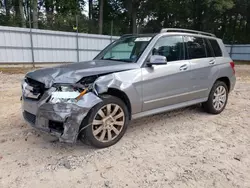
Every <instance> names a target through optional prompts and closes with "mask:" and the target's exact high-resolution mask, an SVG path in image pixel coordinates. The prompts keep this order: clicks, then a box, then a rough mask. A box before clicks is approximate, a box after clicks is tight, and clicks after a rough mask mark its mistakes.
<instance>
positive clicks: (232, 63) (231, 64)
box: [230, 62, 235, 74]
mask: <svg viewBox="0 0 250 188" xmlns="http://www.w3.org/2000/svg"><path fill="white" fill-rule="evenodd" d="M230 66H231V68H232V69H233V73H234V74H235V68H234V66H235V65H234V62H230Z"/></svg>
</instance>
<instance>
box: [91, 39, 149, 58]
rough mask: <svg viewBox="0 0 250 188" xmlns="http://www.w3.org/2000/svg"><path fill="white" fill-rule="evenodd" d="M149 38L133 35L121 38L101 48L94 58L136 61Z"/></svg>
mask: <svg viewBox="0 0 250 188" xmlns="http://www.w3.org/2000/svg"><path fill="white" fill-rule="evenodd" d="M151 38H152V37H135V36H133V37H125V38H121V39H119V40H117V41H115V42H114V43H112V44H111V45H110V46H108V47H107V48H106V49H105V50H103V51H102V52H101V53H100V54H99V55H98V56H97V58H96V59H103V60H113V61H123V62H136V61H137V60H138V58H139V57H140V55H141V54H142V53H143V51H144V50H145V48H146V47H147V45H148V43H149V41H150V40H151Z"/></svg>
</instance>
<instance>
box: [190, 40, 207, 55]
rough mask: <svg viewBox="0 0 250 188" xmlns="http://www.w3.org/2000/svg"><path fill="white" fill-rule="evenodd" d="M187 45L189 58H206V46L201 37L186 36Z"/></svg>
mask: <svg viewBox="0 0 250 188" xmlns="http://www.w3.org/2000/svg"><path fill="white" fill-rule="evenodd" d="M185 43H186V47H187V51H188V57H189V59H199V58H206V57H207V55H206V47H205V44H204V41H203V39H202V38H200V37H192V36H186V41H185Z"/></svg>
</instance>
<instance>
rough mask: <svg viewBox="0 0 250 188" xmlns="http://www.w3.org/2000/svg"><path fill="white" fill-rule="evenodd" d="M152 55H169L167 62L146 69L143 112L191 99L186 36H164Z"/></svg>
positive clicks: (143, 73)
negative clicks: (186, 58) (186, 57)
mask: <svg viewBox="0 0 250 188" xmlns="http://www.w3.org/2000/svg"><path fill="white" fill-rule="evenodd" d="M152 55H163V56H165V57H166V58H167V64H166V65H153V66H152V67H147V66H145V67H144V68H142V79H143V88H142V90H143V92H142V94H143V111H148V110H152V109H156V108H161V107H165V106H169V105H173V104H178V103H182V102H185V101H189V100H190V94H191V93H190V92H191V89H192V83H191V82H190V80H191V75H190V72H191V70H190V62H189V60H185V48H184V43H183V37H182V36H166V37H162V38H160V39H159V40H158V41H157V43H156V45H155V47H154V48H153V50H152Z"/></svg>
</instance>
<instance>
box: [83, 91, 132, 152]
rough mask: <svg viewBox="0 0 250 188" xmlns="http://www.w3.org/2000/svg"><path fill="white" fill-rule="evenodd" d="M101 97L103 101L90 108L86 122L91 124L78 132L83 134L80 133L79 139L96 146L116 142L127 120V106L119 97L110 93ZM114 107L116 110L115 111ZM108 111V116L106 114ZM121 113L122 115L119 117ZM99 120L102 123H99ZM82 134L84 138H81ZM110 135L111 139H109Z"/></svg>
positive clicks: (110, 144)
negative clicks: (81, 131)
mask: <svg viewBox="0 0 250 188" xmlns="http://www.w3.org/2000/svg"><path fill="white" fill-rule="evenodd" d="M101 98H102V100H103V101H102V102H101V103H98V104H97V105H96V106H94V107H93V108H92V109H91V110H90V112H89V114H88V117H87V119H86V121H87V122H86V123H87V124H91V125H90V126H88V127H87V128H86V129H85V130H84V131H83V133H80V134H83V135H80V138H81V141H83V142H84V143H85V142H87V143H89V144H90V145H91V146H94V147H96V148H106V147H109V146H112V145H114V144H116V143H117V142H118V141H119V140H120V139H121V138H122V137H123V135H124V134H125V132H126V130H127V127H128V122H129V112H128V108H127V106H126V105H125V104H124V102H123V101H122V100H121V99H119V98H117V97H114V96H111V95H103V96H102V97H101ZM108 106H109V107H108ZM116 109H118V110H117V112H116V113H115V111H116ZM108 111H109V114H110V115H109V116H107V113H108ZM101 112H103V113H101ZM113 113H114V115H113V116H112V114H113ZM101 115H102V116H101ZM121 115H122V117H120V116H121ZM111 116H112V117H111ZM117 117H119V118H117ZM116 118H117V119H116ZM94 120H95V121H94ZM101 122H102V124H100V123H101ZM116 123H117V124H116ZM114 128H115V129H116V130H115V129H114ZM100 130H101V131H100ZM99 131H100V132H99ZM98 132H99V133H98ZM104 132H105V133H104ZM118 132H119V133H118ZM97 133H98V134H97ZM103 135H104V136H103ZM82 136H84V139H85V140H84V139H82ZM110 136H111V137H112V140H110V138H111V137H110Z"/></svg>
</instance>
